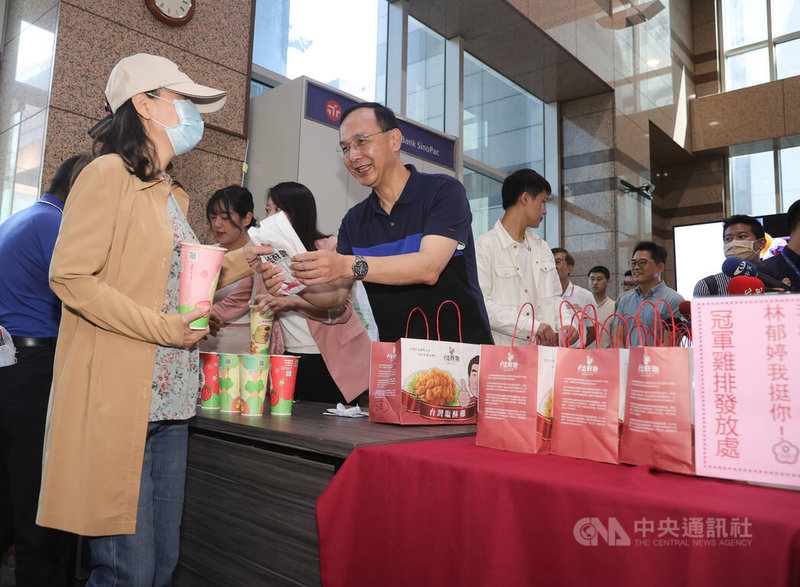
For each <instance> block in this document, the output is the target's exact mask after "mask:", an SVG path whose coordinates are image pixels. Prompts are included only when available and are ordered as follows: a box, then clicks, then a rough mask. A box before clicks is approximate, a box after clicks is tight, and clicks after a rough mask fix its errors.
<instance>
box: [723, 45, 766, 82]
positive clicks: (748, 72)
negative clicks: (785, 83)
mask: <svg viewBox="0 0 800 587" xmlns="http://www.w3.org/2000/svg"><path fill="white" fill-rule="evenodd" d="M768 81H769V49H767V48H766V47H764V48H763V49H756V50H755V51H748V52H747V53H741V54H739V55H734V56H732V57H728V58H726V59H725V89H726V90H738V89H739V88H747V87H749V86H754V85H756V84H763V83H766V82H768Z"/></svg>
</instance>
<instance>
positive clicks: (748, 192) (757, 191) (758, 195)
mask: <svg viewBox="0 0 800 587" xmlns="http://www.w3.org/2000/svg"><path fill="white" fill-rule="evenodd" d="M730 174H731V182H730V183H731V201H732V203H733V212H734V214H750V215H752V216H762V215H764V214H775V159H774V152H773V151H766V152H764V153H755V154H753V155H742V156H740V157H731V158H730Z"/></svg>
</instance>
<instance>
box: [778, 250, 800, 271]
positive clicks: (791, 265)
mask: <svg viewBox="0 0 800 587" xmlns="http://www.w3.org/2000/svg"><path fill="white" fill-rule="evenodd" d="M781 257H783V260H784V261H786V263H787V264H788V265H789V267H791V268H792V269H793V270H794V272H795V273H796V274H797V277H800V269H798V268H797V265H795V264H794V263H792V260H791V259H789V257H787V256H786V253H785V252H784V250H783V249H781Z"/></svg>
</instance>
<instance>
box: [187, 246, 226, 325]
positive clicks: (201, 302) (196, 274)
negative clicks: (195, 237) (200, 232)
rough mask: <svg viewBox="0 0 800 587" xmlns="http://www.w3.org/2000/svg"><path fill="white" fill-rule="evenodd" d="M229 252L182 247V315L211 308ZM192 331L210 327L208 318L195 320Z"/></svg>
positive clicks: (217, 248) (199, 247)
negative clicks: (225, 257) (224, 260)
mask: <svg viewBox="0 0 800 587" xmlns="http://www.w3.org/2000/svg"><path fill="white" fill-rule="evenodd" d="M226 251H227V249H223V248H222V247H213V246H209V245H198V244H194V243H181V277H180V285H179V290H178V304H179V308H178V312H180V313H181V314H185V313H186V312H191V311H192V310H194V309H195V308H204V309H207V308H210V307H211V300H213V299H214V292H215V291H216V289H217V280H218V279H219V273H220V270H221V269H222V258H223V257H224V256H225V252H226ZM189 327H190V328H191V329H192V330H203V329H205V328H207V327H208V316H203V317H202V318H198V319H197V320H193V321H192V322H191V323H190V324H189Z"/></svg>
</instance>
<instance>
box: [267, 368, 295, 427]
mask: <svg viewBox="0 0 800 587" xmlns="http://www.w3.org/2000/svg"><path fill="white" fill-rule="evenodd" d="M299 360H300V357H294V356H292V355H272V356H270V363H269V372H270V380H271V382H272V388H271V389H270V391H269V404H270V410H269V413H270V414H272V415H273V416H291V415H292V400H294V384H295V382H296V381H297V362H298V361H299Z"/></svg>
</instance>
